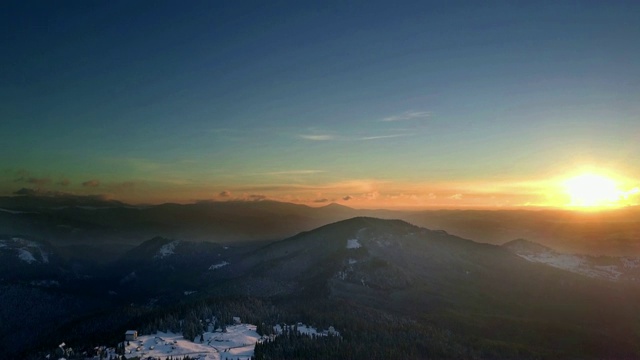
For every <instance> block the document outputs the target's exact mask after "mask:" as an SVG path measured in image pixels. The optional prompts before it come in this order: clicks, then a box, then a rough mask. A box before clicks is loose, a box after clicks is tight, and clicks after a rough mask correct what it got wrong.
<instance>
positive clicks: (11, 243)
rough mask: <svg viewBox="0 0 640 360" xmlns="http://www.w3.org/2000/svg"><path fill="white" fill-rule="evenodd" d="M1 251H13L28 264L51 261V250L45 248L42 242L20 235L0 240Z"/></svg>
mask: <svg viewBox="0 0 640 360" xmlns="http://www.w3.org/2000/svg"><path fill="white" fill-rule="evenodd" d="M0 251H6V252H8V253H11V252H13V253H14V254H15V255H16V256H17V257H18V258H19V259H20V260H22V261H24V262H26V263H27V264H33V263H43V264H46V263H48V262H49V252H48V251H46V250H45V249H43V248H42V245H41V244H40V243H38V242H36V241H32V240H26V239H22V238H19V237H12V238H10V239H2V240H0Z"/></svg>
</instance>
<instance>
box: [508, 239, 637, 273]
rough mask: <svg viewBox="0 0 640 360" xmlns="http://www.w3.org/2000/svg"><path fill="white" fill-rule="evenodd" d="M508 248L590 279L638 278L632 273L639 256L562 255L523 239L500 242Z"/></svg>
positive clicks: (523, 255)
mask: <svg viewBox="0 0 640 360" xmlns="http://www.w3.org/2000/svg"><path fill="white" fill-rule="evenodd" d="M503 246H504V247H506V248H507V249H508V250H509V251H511V252H513V253H514V254H516V255H518V256H520V257H521V258H523V259H526V260H528V261H530V262H534V263H542V264H545V265H548V266H552V267H554V268H558V269H562V270H567V271H571V272H573V273H576V274H580V275H584V276H588V277H591V278H600V279H605V280H610V281H618V280H621V279H623V278H624V279H628V280H631V281H636V278H637V279H640V276H636V275H640V273H638V274H634V272H635V271H638V270H640V269H638V270H635V271H634V269H636V268H638V267H640V259H637V258H628V257H594V256H588V255H577V254H565V253H560V252H557V251H555V250H553V249H551V248H548V247H546V246H543V245H540V244H537V243H534V242H531V241H528V240H523V239H518V240H514V241H511V242H508V243H506V244H504V245H503Z"/></svg>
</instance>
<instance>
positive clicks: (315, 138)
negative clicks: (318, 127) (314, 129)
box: [299, 134, 336, 141]
mask: <svg viewBox="0 0 640 360" xmlns="http://www.w3.org/2000/svg"><path fill="white" fill-rule="evenodd" d="M299 136H300V137H301V138H303V139H305V140H312V141H329V140H334V139H336V137H335V136H333V135H327V134H324V135H305V134H303V135H299Z"/></svg>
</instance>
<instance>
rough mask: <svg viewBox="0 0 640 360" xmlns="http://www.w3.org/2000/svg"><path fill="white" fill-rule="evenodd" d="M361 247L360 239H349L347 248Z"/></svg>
mask: <svg viewBox="0 0 640 360" xmlns="http://www.w3.org/2000/svg"><path fill="white" fill-rule="evenodd" d="M361 247H362V245H361V244H360V243H359V242H358V239H349V240H347V249H358V248H361Z"/></svg>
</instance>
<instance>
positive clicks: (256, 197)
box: [247, 194, 267, 201]
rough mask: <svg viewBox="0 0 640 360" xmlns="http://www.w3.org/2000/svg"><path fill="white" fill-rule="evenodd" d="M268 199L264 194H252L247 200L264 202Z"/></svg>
mask: <svg viewBox="0 0 640 360" xmlns="http://www.w3.org/2000/svg"><path fill="white" fill-rule="evenodd" d="M266 199H267V197H266V196H265V195H262V194H251V195H249V196H247V200H250V201H262V200H266Z"/></svg>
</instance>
